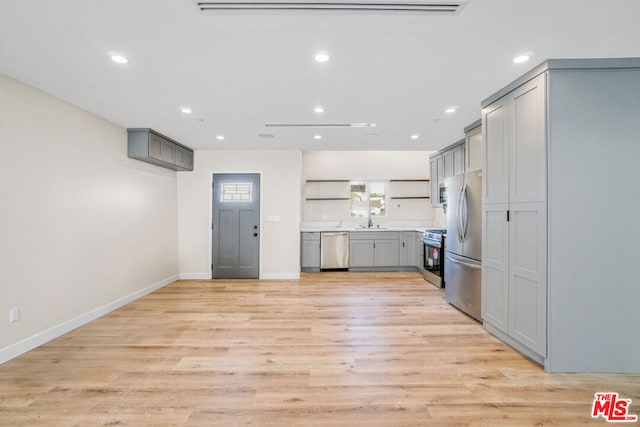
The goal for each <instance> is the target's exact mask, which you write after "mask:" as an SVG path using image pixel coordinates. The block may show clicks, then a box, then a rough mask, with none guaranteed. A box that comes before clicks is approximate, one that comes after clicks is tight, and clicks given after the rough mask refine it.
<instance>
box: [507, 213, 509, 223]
mask: <svg viewBox="0 0 640 427" xmlns="http://www.w3.org/2000/svg"><path fill="white" fill-rule="evenodd" d="M507 222H509V211H507Z"/></svg>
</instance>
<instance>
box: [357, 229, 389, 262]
mask: <svg viewBox="0 0 640 427" xmlns="http://www.w3.org/2000/svg"><path fill="white" fill-rule="evenodd" d="M399 237H400V233H398V232H397V231H362V232H352V233H350V241H349V251H350V253H349V266H350V267H397V266H398V265H399V263H398V261H399V257H400V252H399V244H398V242H399Z"/></svg>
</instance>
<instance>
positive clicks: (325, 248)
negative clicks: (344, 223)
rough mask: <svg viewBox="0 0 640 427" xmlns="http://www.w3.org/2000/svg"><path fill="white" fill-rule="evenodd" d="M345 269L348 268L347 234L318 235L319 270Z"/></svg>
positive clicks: (337, 232) (323, 233) (346, 232)
mask: <svg viewBox="0 0 640 427" xmlns="http://www.w3.org/2000/svg"><path fill="white" fill-rule="evenodd" d="M347 268H349V232H348V231H331V232H322V233H320V269H321V270H335V269H347Z"/></svg>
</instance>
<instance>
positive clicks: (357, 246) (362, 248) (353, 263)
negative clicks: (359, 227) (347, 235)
mask: <svg viewBox="0 0 640 427" xmlns="http://www.w3.org/2000/svg"><path fill="white" fill-rule="evenodd" d="M373 245H374V240H358V239H355V240H354V239H350V241H349V266H350V267H373V266H374V257H373Z"/></svg>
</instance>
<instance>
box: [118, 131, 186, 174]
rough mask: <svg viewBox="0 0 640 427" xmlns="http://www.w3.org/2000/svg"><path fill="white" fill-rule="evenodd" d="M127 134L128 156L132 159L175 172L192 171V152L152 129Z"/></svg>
mask: <svg viewBox="0 0 640 427" xmlns="http://www.w3.org/2000/svg"><path fill="white" fill-rule="evenodd" d="M127 132H128V152H127V154H128V156H129V157H130V158H132V159H136V160H140V161H143V162H146V163H151V164H153V165H156V166H161V167H163V168H167V169H171V170H175V171H191V170H193V150H191V149H190V148H188V147H185V146H184V145H181V144H179V143H177V142H176V141H174V140H172V139H171V138H167V137H166V136H163V135H161V134H159V133H157V132H155V131H154V130H153V129H148V128H140V129H138V128H134V129H127Z"/></svg>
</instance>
